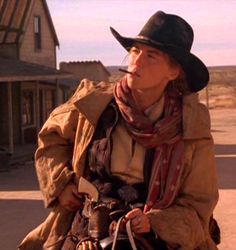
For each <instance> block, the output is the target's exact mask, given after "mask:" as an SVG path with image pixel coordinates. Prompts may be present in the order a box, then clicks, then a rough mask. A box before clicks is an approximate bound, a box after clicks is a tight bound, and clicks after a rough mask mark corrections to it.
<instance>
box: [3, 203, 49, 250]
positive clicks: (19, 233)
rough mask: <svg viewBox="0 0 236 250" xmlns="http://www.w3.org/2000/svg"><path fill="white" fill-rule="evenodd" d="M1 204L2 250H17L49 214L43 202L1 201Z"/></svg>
mask: <svg viewBox="0 0 236 250" xmlns="http://www.w3.org/2000/svg"><path fill="white" fill-rule="evenodd" d="M0 204H1V223H0V232H1V233H0V242H1V245H0V250H14V249H17V246H18V244H19V243H20V242H21V241H22V239H23V238H24V237H25V236H26V234H28V233H29V232H30V231H31V230H32V229H34V228H35V227H36V226H38V225H39V224H41V223H42V222H43V220H44V218H46V216H47V214H48V211H47V210H46V209H44V205H43V201H35V200H0Z"/></svg>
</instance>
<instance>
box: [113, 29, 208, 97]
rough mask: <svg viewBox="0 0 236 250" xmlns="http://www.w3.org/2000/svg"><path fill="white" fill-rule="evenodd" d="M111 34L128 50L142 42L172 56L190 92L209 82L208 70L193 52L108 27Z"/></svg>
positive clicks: (201, 87)
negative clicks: (183, 74)
mask: <svg viewBox="0 0 236 250" xmlns="http://www.w3.org/2000/svg"><path fill="white" fill-rule="evenodd" d="M110 29H111V33H112V35H113V36H114V37H115V38H116V39H117V40H118V42H119V43H120V44H121V45H122V46H123V47H124V48H125V49H126V50H127V51H129V50H130V49H131V47H132V46H133V45H134V43H143V44H146V45H148V46H151V47H154V48H157V49H160V50H161V51H163V52H165V53H167V54H168V55H170V56H171V57H173V58H174V59H175V60H176V61H177V62H178V63H179V64H180V65H181V66H182V68H183V70H184V72H185V74H186V76H187V81H188V84H189V88H190V91H191V92H197V91H199V90H201V89H203V88H204V87H205V86H206V85H207V84H208V82H209V72H208V69H207V67H206V65H205V64H204V63H203V62H202V61H201V60H200V59H199V58H198V57H197V56H195V55H194V54H192V53H190V52H189V51H187V50H184V49H182V48H180V47H176V46H173V45H168V44H163V43H157V42H153V41H151V40H149V39H144V38H141V37H136V38H131V37H124V36H121V35H120V34H119V33H118V32H117V31H116V30H115V29H113V28H112V27H110Z"/></svg>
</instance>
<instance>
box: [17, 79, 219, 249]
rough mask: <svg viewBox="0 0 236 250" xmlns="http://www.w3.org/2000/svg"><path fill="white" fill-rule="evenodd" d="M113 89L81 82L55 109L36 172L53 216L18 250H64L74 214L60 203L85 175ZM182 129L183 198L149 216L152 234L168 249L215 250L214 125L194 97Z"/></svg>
mask: <svg viewBox="0 0 236 250" xmlns="http://www.w3.org/2000/svg"><path fill="white" fill-rule="evenodd" d="M113 88H114V85H113V84H107V83H100V84H98V85H94V84H93V83H92V82H90V81H88V80H83V81H82V82H81V84H80V86H79V88H78V90H77V91H76V93H75V94H74V96H73V97H72V98H71V99H70V100H69V101H68V102H67V103H65V104H63V105H62V106H60V107H58V108H57V109H55V110H54V111H53V112H52V114H51V115H50V117H49V119H48V120H47V122H46V123H45V125H44V126H43V128H42V130H41V132H40V134H39V147H38V150H37V152H36V155H35V159H36V169H37V174H38V179H39V183H40V188H41V190H42V193H43V195H44V199H45V205H46V207H53V210H52V212H51V213H50V214H49V216H48V218H47V219H46V220H45V221H44V222H43V223H42V224H41V225H39V226H38V227H37V228H36V229H35V230H33V231H32V232H30V233H29V234H28V235H27V237H26V238H25V239H24V240H23V242H22V243H21V245H20V247H19V249H22V250H39V249H50V250H57V249H60V247H61V243H62V242H63V237H64V235H66V234H67V232H68V230H69V227H70V224H71V222H72V220H73V217H74V214H73V213H71V212H68V211H66V210H65V209H63V208H62V207H60V206H59V204H58V201H57V197H58V195H59V194H60V193H61V191H62V190H63V189H64V187H65V185H66V184H67V183H68V182H69V181H70V180H71V179H72V178H74V179H75V180H77V179H78V177H79V176H81V175H82V174H83V171H84V163H85V155H86V149H87V146H88V144H89V142H90V140H91V138H92V136H93V133H94V130H95V127H96V124H97V121H98V119H99V116H100V114H101V112H102V111H103V110H104V109H105V107H106V105H107V104H108V103H109V102H110V100H111V99H112V97H113V95H112V93H113ZM183 128H184V142H185V167H184V172H183V176H182V178H181V188H180V191H179V195H178V197H177V199H176V200H175V202H174V203H173V204H172V205H171V206H170V207H169V208H167V209H163V210H151V211H150V212H149V213H148V216H149V218H150V221H151V225H152V228H153V230H154V231H155V232H157V234H158V235H159V236H160V237H161V238H162V239H163V240H165V241H166V242H167V243H168V244H170V245H173V246H174V245H176V244H177V245H180V246H181V248H178V249H183V250H193V249H199V250H213V249H217V248H216V246H215V244H214V243H213V242H212V240H211V238H210V235H209V233H208V223H209V218H210V216H211V214H212V213H213V209H214V207H215V205H216V203H217V200H218V188H217V177H216V172H215V162H214V149H213V141H212V137H211V135H210V119H209V114H208V111H207V109H206V108H205V107H204V106H203V105H202V104H200V103H198V100H197V96H196V95H190V96H188V97H185V98H184V108H183ZM71 159H72V162H71ZM71 166H73V167H71ZM60 240H61V242H60ZM56 242H58V243H57V244H55V243H56Z"/></svg>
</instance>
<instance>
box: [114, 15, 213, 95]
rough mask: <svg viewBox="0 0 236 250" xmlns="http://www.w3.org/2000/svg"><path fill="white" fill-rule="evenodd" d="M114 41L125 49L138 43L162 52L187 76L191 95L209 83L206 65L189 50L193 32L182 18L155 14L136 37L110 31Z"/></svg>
mask: <svg viewBox="0 0 236 250" xmlns="http://www.w3.org/2000/svg"><path fill="white" fill-rule="evenodd" d="M110 29H111V32H112V34H113V35H114V37H115V38H116V39H117V40H118V41H119V42H120V44H121V45H122V46H123V47H124V48H125V49H126V50H128V51H129V50H130V48H131V47H132V46H133V45H134V43H136V42H139V43H143V44H146V45H149V46H151V47H154V48H157V49H160V50H162V51H163V52H165V53H167V54H169V55H170V56H171V57H173V58H174V59H175V60H176V61H177V62H178V63H179V64H180V65H181V66H182V68H183V70H184V72H185V73H186V77H187V82H188V84H189V88H190V91H192V92H197V91H199V90H201V89H202V88H204V87H205V86H206V85H207V83H208V81H209V72H208V69H207V67H206V66H205V64H204V63H203V62H202V61H201V60H200V59H199V58H198V57H196V56H195V55H193V54H192V53H191V52H190V50H191V47H192V43H193V29H192V27H191V26H190V25H189V24H188V23H187V22H186V21H185V20H184V19H182V18H181V17H179V16H176V15H172V14H166V13H164V12H163V11H158V12H156V13H155V14H154V15H153V16H152V17H151V18H150V19H149V20H148V22H147V23H146V24H145V25H144V27H143V28H142V30H141V32H140V33H139V34H138V36H137V37H135V38H131V37H124V36H121V35H120V34H119V33H118V32H117V31H116V30H114V29H113V28H112V27H111V28H110Z"/></svg>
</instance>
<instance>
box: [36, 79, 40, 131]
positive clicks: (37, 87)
mask: <svg viewBox="0 0 236 250" xmlns="http://www.w3.org/2000/svg"><path fill="white" fill-rule="evenodd" d="M39 130H40V110H39V81H36V132H37V134H38V133H39Z"/></svg>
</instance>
